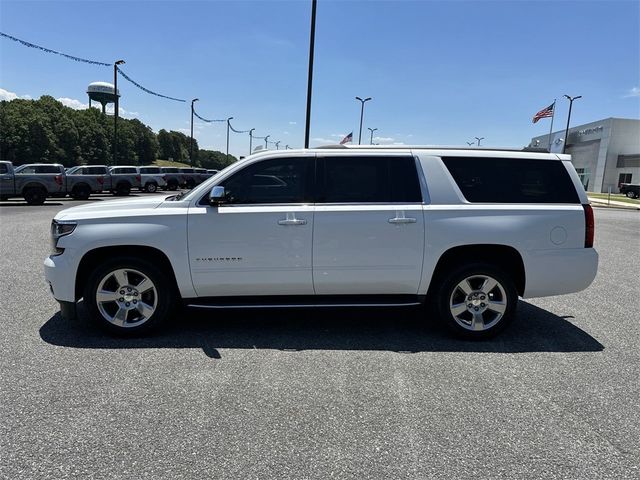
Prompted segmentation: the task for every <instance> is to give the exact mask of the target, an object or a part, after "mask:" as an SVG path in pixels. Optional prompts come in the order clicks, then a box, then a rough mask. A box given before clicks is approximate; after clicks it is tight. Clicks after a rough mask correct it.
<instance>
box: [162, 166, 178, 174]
mask: <svg viewBox="0 0 640 480" xmlns="http://www.w3.org/2000/svg"><path fill="white" fill-rule="evenodd" d="M161 170H162V171H163V172H164V173H178V169H177V168H171V167H166V168H162V169H161Z"/></svg>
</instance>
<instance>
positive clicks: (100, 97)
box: [87, 82, 120, 113]
mask: <svg viewBox="0 0 640 480" xmlns="http://www.w3.org/2000/svg"><path fill="white" fill-rule="evenodd" d="M87 95H89V108H91V100H95V101H96V102H100V104H101V105H102V113H105V109H106V107H107V104H109V103H115V102H116V97H119V96H120V92H116V90H115V88H114V87H113V84H112V83H107V82H93V83H90V84H89V86H88V87H87Z"/></svg>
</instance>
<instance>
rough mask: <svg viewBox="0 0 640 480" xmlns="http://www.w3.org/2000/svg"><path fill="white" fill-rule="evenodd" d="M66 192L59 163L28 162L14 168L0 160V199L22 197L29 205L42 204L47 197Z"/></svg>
mask: <svg viewBox="0 0 640 480" xmlns="http://www.w3.org/2000/svg"><path fill="white" fill-rule="evenodd" d="M66 193H67V185H66V176H65V172H64V167H63V166H62V165H59V164H50V163H48V164H39V163H37V164H28V165H21V166H19V167H16V168H15V169H14V167H13V164H12V163H11V162H6V161H0V200H7V199H8V198H12V197H23V198H24V199H25V200H26V201H27V203H28V204H29V205H42V204H43V203H44V202H45V200H46V199H47V197H51V196H59V197H64V196H65V195H66Z"/></svg>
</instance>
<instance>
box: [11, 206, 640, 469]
mask: <svg viewBox="0 0 640 480" xmlns="http://www.w3.org/2000/svg"><path fill="white" fill-rule="evenodd" d="M104 198H105V199H106V198H109V197H104ZM94 201H100V199H97V200H94ZM22 203H23V202H15V203H0V237H1V239H2V242H1V245H2V252H1V255H2V260H1V265H2V271H1V274H2V282H0V300H1V307H2V308H1V309H0V319H1V320H0V321H1V325H2V328H1V329H0V341H1V344H2V356H1V364H2V376H1V379H0V409H1V411H0V413H1V417H2V422H1V423H2V425H1V430H0V451H1V452H2V454H1V455H0V477H2V478H7V479H18V478H37V479H48V478H51V479H63V478H83V479H85V478H96V479H102V478H105V479H106V478H110V479H112V478H130V479H141V478H150V479H163V478H172V479H173V478H197V479H202V478H239V479H240V478H241V479H248V478H261V479H262V478H318V479H320V478H321V479H326V478H352V479H365V478H367V479H368V478H371V479H382V478H389V479H395V478H416V479H424V478H447V479H449V478H450V479H462V478H518V479H520V478H545V479H551V478H571V479H578V478H579V479H587V478H588V479H605V478H611V479H624V478H634V479H637V478H639V477H640V371H639V370H640V352H639V346H640V325H639V324H640V277H639V275H638V272H639V266H640V265H639V264H640V255H639V253H640V213H639V212H636V211H623V210H614V209H595V213H596V247H597V248H598V250H599V252H600V255H601V257H600V260H601V263H600V269H599V273H598V276H597V278H596V280H595V282H594V284H593V285H592V286H591V287H590V288H589V289H588V290H586V291H584V292H581V293H578V294H574V295H568V296H564V297H552V298H544V299H536V300H532V301H527V302H524V301H521V302H520V305H519V318H518V320H517V321H516V322H515V323H514V324H513V325H512V326H511V328H510V329H509V330H508V331H506V332H504V333H503V334H502V335H501V336H499V337H498V338H496V339H494V340H491V341H486V342H481V343H470V342H465V341H459V340H455V339H452V338H450V337H449V336H447V334H446V333H445V332H443V331H442V330H441V329H440V328H439V327H438V326H437V324H435V322H433V321H428V319H427V320H425V319H424V318H423V317H422V314H421V312H420V311H417V310H413V309H396V310H390V309H385V310H371V309H355V310H349V309H335V310H329V311H327V310H324V311H308V310H294V311H287V312H282V311H255V310H252V311H248V312H247V311H245V312H242V311H220V312H216V313H215V314H208V315H203V314H198V313H196V312H190V311H187V312H185V313H184V314H183V315H182V316H181V318H178V319H176V321H175V322H174V324H173V325H172V326H171V327H169V328H167V329H165V330H164V331H162V332H161V333H160V334H158V335H156V336H153V337H151V338H145V339H129V340H122V339H114V338H109V337H106V336H105V335H104V334H103V333H101V332H99V331H96V330H94V329H93V328H92V327H89V326H88V325H87V324H86V323H85V322H84V321H83V320H82V318H81V319H79V320H78V321H76V322H74V323H71V324H69V323H66V322H63V321H62V320H61V318H60V317H59V314H58V313H57V312H58V308H57V303H56V302H55V301H54V300H53V298H52V297H51V296H50V294H49V291H48V288H47V286H46V285H45V283H44V280H43V276H42V261H43V259H44V257H45V256H46V255H47V254H48V252H49V248H50V247H49V224H50V220H51V218H52V216H53V215H54V214H55V213H56V212H57V211H59V210H61V209H62V208H65V207H67V206H71V205H74V204H78V203H84V202H75V201H70V200H68V199H63V200H53V201H51V202H47V204H46V205H44V206H41V207H29V206H26V205H23V204H22Z"/></svg>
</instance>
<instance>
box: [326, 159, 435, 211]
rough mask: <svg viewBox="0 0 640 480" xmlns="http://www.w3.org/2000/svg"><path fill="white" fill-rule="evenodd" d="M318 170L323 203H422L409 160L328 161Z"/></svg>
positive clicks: (414, 167) (413, 167) (413, 166)
mask: <svg viewBox="0 0 640 480" xmlns="http://www.w3.org/2000/svg"><path fill="white" fill-rule="evenodd" d="M323 164H324V167H323V168H322V169H321V171H322V172H323V173H322V174H321V177H322V182H321V185H322V187H321V189H320V193H319V198H318V201H319V202H322V203H393V202H422V194H421V192H420V182H419V180H418V174H417V171H416V165H415V160H414V159H413V158H412V157H344V156H339V157H328V158H324V161H323Z"/></svg>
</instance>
